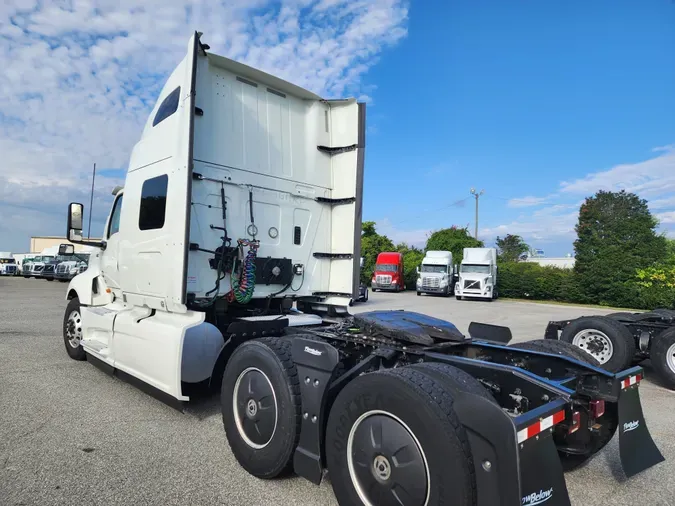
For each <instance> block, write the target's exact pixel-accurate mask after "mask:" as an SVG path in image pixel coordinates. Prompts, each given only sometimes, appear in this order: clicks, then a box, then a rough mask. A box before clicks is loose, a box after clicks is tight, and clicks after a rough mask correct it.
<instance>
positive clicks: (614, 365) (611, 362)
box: [545, 309, 675, 389]
mask: <svg viewBox="0 0 675 506" xmlns="http://www.w3.org/2000/svg"><path fill="white" fill-rule="evenodd" d="M545 337H546V338H547V339H561V340H563V341H566V342H568V343H571V344H573V345H575V346H577V347H579V348H581V349H582V350H584V351H586V352H587V353H589V354H591V355H592V356H593V357H595V358H596V359H597V360H598V361H599V362H600V364H601V367H603V368H605V369H607V370H608V371H611V372H617V371H620V370H622V369H625V368H626V367H629V366H630V365H632V364H636V363H640V362H641V361H643V360H645V359H651V362H652V365H653V366H654V369H655V370H656V372H657V375H658V376H659V378H660V379H661V380H662V381H663V382H664V383H666V384H667V386H668V387H670V388H671V389H675V311H673V310H670V309H655V310H653V311H649V312H645V313H629V312H620V313H611V314H609V315H607V316H582V317H580V318H575V319H571V320H562V321H551V322H549V324H548V325H547V327H546V331H545Z"/></svg>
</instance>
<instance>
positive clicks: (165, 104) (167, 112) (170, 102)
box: [152, 86, 180, 126]
mask: <svg viewBox="0 0 675 506" xmlns="http://www.w3.org/2000/svg"><path fill="white" fill-rule="evenodd" d="M179 100H180V86H179V87H178V88H176V89H175V90H173V91H172V92H171V93H169V94H168V95H167V97H166V98H165V99H164V100H163V101H162V103H161V105H160V106H159V109H157V114H155V119H154V120H152V126H156V125H158V124H159V123H161V122H162V121H164V120H165V119H166V118H168V117H169V116H171V115H172V114H173V113H174V112H176V109H178V101H179Z"/></svg>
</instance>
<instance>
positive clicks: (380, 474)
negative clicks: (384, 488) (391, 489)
mask: <svg viewBox="0 0 675 506" xmlns="http://www.w3.org/2000/svg"><path fill="white" fill-rule="evenodd" d="M373 473H374V475H375V478H377V479H378V480H380V481H387V480H388V479H389V478H390V477H391V464H390V463H389V460H387V457H385V456H383V455H378V456H377V457H375V460H374V461H373Z"/></svg>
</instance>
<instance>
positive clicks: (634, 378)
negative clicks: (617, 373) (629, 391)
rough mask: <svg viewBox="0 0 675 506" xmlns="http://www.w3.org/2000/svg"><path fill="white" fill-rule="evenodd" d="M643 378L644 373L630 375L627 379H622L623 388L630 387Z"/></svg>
mask: <svg viewBox="0 0 675 506" xmlns="http://www.w3.org/2000/svg"><path fill="white" fill-rule="evenodd" d="M640 380H642V374H636V375H635V376H630V377H629V378H626V379H625V380H621V388H624V389H625V388H628V387H630V386H632V385H637V384H638V383H640Z"/></svg>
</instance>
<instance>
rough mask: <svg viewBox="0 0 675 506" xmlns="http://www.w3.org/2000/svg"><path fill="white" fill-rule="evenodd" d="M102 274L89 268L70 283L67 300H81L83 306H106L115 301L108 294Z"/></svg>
mask: <svg viewBox="0 0 675 506" xmlns="http://www.w3.org/2000/svg"><path fill="white" fill-rule="evenodd" d="M100 274H101V272H100V271H99V270H98V269H96V268H93V269H92V268H89V269H87V270H86V271H84V272H82V273H80V274H78V275H77V276H75V277H74V278H73V279H71V280H70V283H68V290H66V300H71V299H74V298H75V297H77V298H79V299H80V304H82V305H83V306H105V305H106V304H110V303H111V302H112V301H113V300H114V297H113V294H112V293H109V292H107V289H108V286H107V285H106V283H105V281H104V279H103V276H101V275H100Z"/></svg>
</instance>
